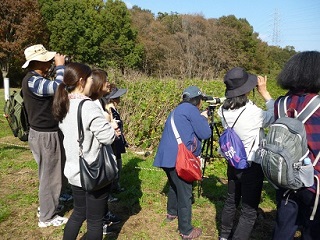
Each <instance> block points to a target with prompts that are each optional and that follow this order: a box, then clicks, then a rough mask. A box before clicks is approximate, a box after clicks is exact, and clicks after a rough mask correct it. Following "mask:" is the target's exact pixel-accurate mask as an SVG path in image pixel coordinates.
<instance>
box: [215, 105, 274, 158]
mask: <svg viewBox="0 0 320 240" xmlns="http://www.w3.org/2000/svg"><path fill="white" fill-rule="evenodd" d="M266 107H267V110H266V111H265V110H263V109H261V108H259V107H258V106H256V105H255V104H254V103H253V102H252V101H251V100H249V101H248V103H247V104H246V105H245V106H244V107H241V108H239V109H234V110H230V109H228V110H226V109H223V115H224V117H225V119H226V121H227V124H228V126H229V127H232V125H233V123H234V122H235V121H236V119H237V117H238V116H239V114H240V113H241V112H242V110H243V109H244V108H245V110H244V111H243V112H242V114H241V116H240V117H239V119H238V121H237V122H236V124H235V126H234V128H233V129H234V131H235V132H236V133H237V134H238V136H239V137H240V139H241V140H242V142H243V145H244V147H245V149H246V153H247V156H248V161H254V160H255V152H256V150H257V149H258V147H259V143H260V141H261V139H262V138H263V137H264V136H265V133H264V130H263V128H265V127H268V126H269V125H270V124H271V123H273V121H274V100H273V99H271V100H269V101H268V102H266ZM218 115H219V117H220V118H221V122H222V126H223V127H224V128H227V125H226V122H225V121H224V119H223V117H222V105H221V106H220V107H219V110H218ZM250 150H251V151H250Z"/></svg>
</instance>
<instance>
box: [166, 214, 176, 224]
mask: <svg viewBox="0 0 320 240" xmlns="http://www.w3.org/2000/svg"><path fill="white" fill-rule="evenodd" d="M176 218H178V216H176V215H171V214H167V217H166V219H165V220H164V221H165V222H172V221H173V220H175V219H176Z"/></svg>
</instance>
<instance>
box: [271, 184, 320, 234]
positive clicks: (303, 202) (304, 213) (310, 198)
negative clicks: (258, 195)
mask: <svg viewBox="0 0 320 240" xmlns="http://www.w3.org/2000/svg"><path fill="white" fill-rule="evenodd" d="M284 192H285V190H284V189H279V190H277V203H278V204H277V217H276V225H275V229H274V233H273V240H292V239H293V238H294V235H295V233H296V231H297V229H298V227H299V226H301V227H302V228H301V235H302V236H301V239H303V240H318V239H320V203H319V204H318V208H317V212H316V215H315V216H314V220H310V216H311V213H312V210H313V207H314V201H315V193H313V192H311V191H309V190H308V189H306V188H305V189H302V190H300V191H298V192H297V193H292V194H290V195H289V197H287V196H286V197H283V194H284Z"/></svg>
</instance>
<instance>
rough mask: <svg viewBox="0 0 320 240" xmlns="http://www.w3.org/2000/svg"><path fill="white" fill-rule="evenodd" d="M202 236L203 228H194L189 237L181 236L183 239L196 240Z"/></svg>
mask: <svg viewBox="0 0 320 240" xmlns="http://www.w3.org/2000/svg"><path fill="white" fill-rule="evenodd" d="M201 234H202V230H201V228H193V229H192V231H191V233H190V234H189V235H183V234H180V236H181V238H182V239H194V238H197V237H200V235H201Z"/></svg>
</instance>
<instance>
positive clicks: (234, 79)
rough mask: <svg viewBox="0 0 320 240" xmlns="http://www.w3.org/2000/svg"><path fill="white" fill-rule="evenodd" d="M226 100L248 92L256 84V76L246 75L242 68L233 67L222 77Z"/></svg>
mask: <svg viewBox="0 0 320 240" xmlns="http://www.w3.org/2000/svg"><path fill="white" fill-rule="evenodd" d="M224 83H225V84H226V88H227V89H226V94H225V95H226V98H233V97H238V96H241V95H243V94H246V93H248V92H250V91H251V90H252V89H254V87H255V86H257V84H258V78H257V76H256V75H253V74H250V73H247V72H246V71H245V70H244V69H243V68H240V67H235V68H232V69H231V70H229V71H228V72H227V73H226V75H225V76H224Z"/></svg>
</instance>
